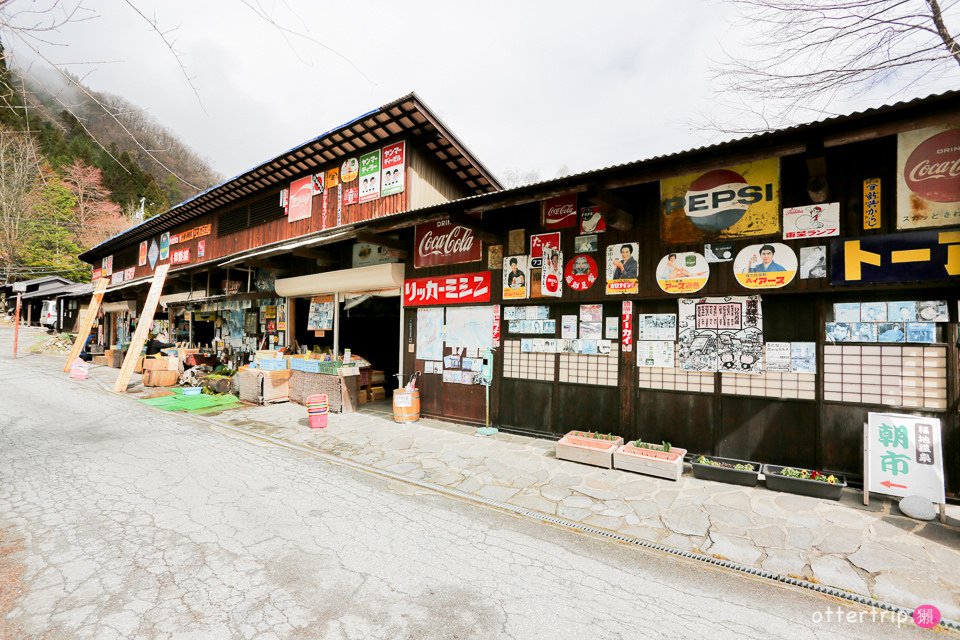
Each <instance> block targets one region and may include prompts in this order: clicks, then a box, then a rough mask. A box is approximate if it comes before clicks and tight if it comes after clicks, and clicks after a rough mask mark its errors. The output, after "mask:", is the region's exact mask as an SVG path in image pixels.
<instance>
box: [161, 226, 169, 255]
mask: <svg viewBox="0 0 960 640" xmlns="http://www.w3.org/2000/svg"><path fill="white" fill-rule="evenodd" d="M169 257H170V234H169V233H167V232H164V233H161V234H160V259H161V260H166V259H167V258H169Z"/></svg>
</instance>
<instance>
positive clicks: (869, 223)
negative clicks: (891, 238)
mask: <svg viewBox="0 0 960 640" xmlns="http://www.w3.org/2000/svg"><path fill="white" fill-rule="evenodd" d="M881 223H882V218H881V213H880V178H867V179H866V180H864V181H863V228H864V230H865V231H866V230H870V229H879V228H880V225H881Z"/></svg>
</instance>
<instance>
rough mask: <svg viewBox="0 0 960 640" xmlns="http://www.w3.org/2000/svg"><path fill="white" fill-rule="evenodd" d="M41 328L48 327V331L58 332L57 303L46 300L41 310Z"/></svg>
mask: <svg viewBox="0 0 960 640" xmlns="http://www.w3.org/2000/svg"><path fill="white" fill-rule="evenodd" d="M40 326H42V327H46V328H47V331H56V329H57V301H56V300H44V301H43V308H42V309H41V310H40Z"/></svg>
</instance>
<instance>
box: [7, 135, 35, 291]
mask: <svg viewBox="0 0 960 640" xmlns="http://www.w3.org/2000/svg"><path fill="white" fill-rule="evenodd" d="M39 176H40V153H39V152H38V150H37V147H36V144H35V143H34V142H33V139H32V138H31V137H30V136H28V135H25V134H22V133H17V132H11V131H9V130H7V129H6V128H2V127H0V268H2V270H3V272H4V274H5V275H6V276H7V277H9V274H10V273H11V271H12V270H13V269H14V267H15V266H16V265H17V264H18V256H19V252H20V249H21V248H22V247H23V244H24V238H25V236H26V234H27V219H28V218H29V214H30V206H29V202H28V200H29V196H30V193H31V191H32V189H33V186H34V182H35V181H36V179H37V178H38V177H39Z"/></svg>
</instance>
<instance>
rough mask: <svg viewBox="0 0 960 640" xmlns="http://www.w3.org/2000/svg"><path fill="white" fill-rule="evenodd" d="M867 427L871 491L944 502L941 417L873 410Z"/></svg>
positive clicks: (867, 470)
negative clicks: (875, 411)
mask: <svg viewBox="0 0 960 640" xmlns="http://www.w3.org/2000/svg"><path fill="white" fill-rule="evenodd" d="M866 427H867V432H866V433H865V434H864V440H865V452H864V470H863V471H864V477H866V478H867V480H868V489H869V491H871V492H875V493H883V494H887V495H892V496H900V497H904V496H912V495H918V496H923V497H924V498H927V499H928V500H930V501H931V502H935V503H937V504H943V503H944V501H945V496H944V488H943V455H942V451H941V444H940V420H939V419H937V418H925V417H922V416H910V415H900V414H895V413H873V412H871V413H870V414H869V416H868V419H867V425H866Z"/></svg>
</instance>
